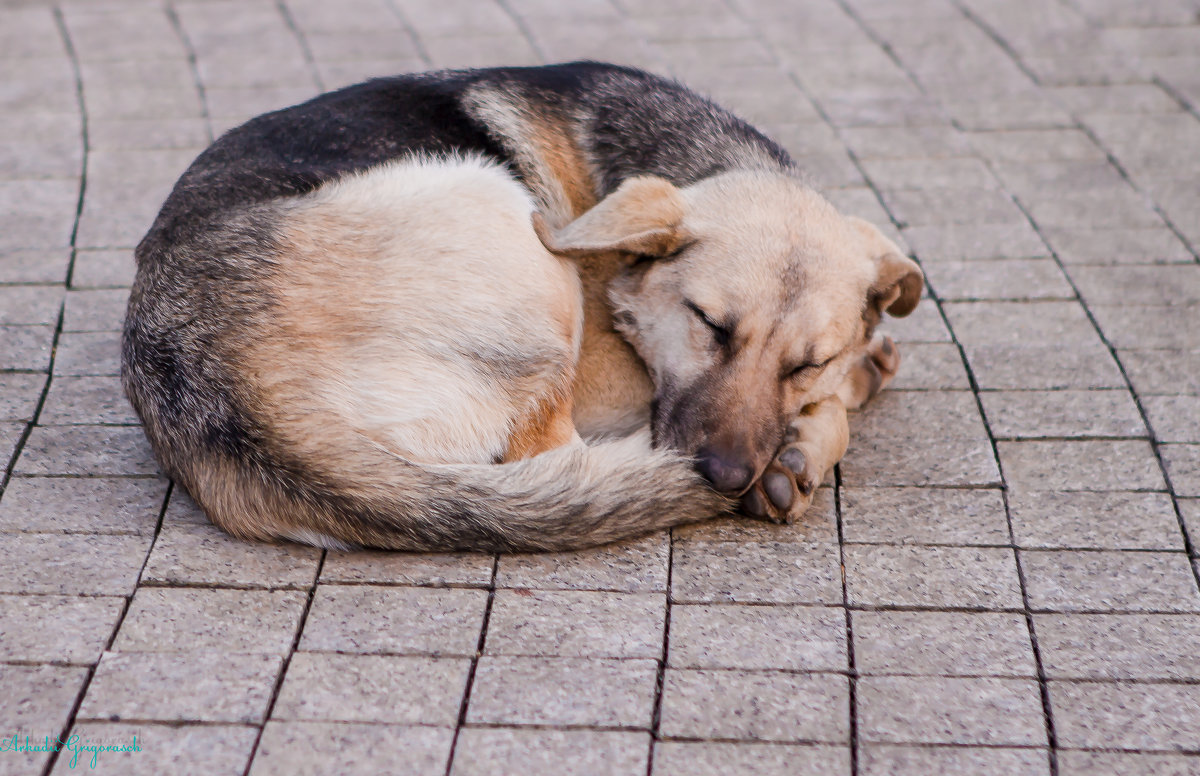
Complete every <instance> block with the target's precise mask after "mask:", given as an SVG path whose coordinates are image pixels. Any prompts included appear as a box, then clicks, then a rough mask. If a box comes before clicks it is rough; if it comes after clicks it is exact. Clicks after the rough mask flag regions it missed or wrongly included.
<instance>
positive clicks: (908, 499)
mask: <svg viewBox="0 0 1200 776" xmlns="http://www.w3.org/2000/svg"><path fill="white" fill-rule="evenodd" d="M842 522H843V531H844V536H845V539H846V541H847V542H865V543H871V544H1008V543H1009V536H1008V521H1007V518H1006V516H1005V512H1004V500H1003V498H1002V497H1001V494H1000V491H998V490H990V489H942V488H867V487H863V488H859V487H855V488H850V487H847V488H844V489H843V490H842Z"/></svg>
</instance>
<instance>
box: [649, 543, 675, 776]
mask: <svg viewBox="0 0 1200 776" xmlns="http://www.w3.org/2000/svg"><path fill="white" fill-rule="evenodd" d="M674 568H675V531H674V530H673V529H667V592H666V595H665V596H664V598H665V600H666V611H665V612H664V619H663V646H662V658H661V660H659V663H658V671H657V672H656V676H655V678H654V711H653V712H652V714H651V716H650V754H649V756H648V758H647V760H646V776H654V747H655V744H656V743H657V742H658V741H659V738H660V734H659V729H660V727H661V725H662V704H663V687H664V686H665V684H666V681H667V658H668V656H669V655H670V648H671V607H672V606H673V604H674V601H672V599H671V575H672V574H673V573H674Z"/></svg>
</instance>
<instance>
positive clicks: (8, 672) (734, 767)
mask: <svg viewBox="0 0 1200 776" xmlns="http://www.w3.org/2000/svg"><path fill="white" fill-rule="evenodd" d="M1198 17H1200V5H1198V4H1197V2H1196V0H1137V1H1136V2H1135V1H1134V0H914V1H913V2H894V1H893V0H804V2H798V1H797V0H733V1H732V2H730V3H728V4H727V3H725V2H723V0H705V1H704V2H686V3H685V2H683V0H660V1H659V2H654V3H643V2H635V0H617V1H613V2H610V0H586V2H582V1H580V2H576V1H574V0H572V2H569V3H567V2H555V0H500V2H498V3H495V4H492V3H483V2H478V1H470V0H428V1H427V2H422V1H421V0H395V2H390V1H389V0H347V1H345V2H342V1H339V2H331V1H330V0H280V2H265V1H263V0H237V1H236V2H233V1H232V0H214V1H211V2H210V1H208V0H204V1H198V2H187V1H185V0H179V1H178V2H166V3H164V2H161V1H155V0H145V1H142V0H128V1H127V0H114V1H113V2H107V1H106V0H95V1H90V2H82V1H81V2H65V3H62V4H58V5H49V4H44V3H36V2H13V1H12V0H0V370H3V371H0V466H6V468H5V469H4V470H3V472H2V473H3V480H0V483H2V485H3V495H2V497H0V593H2V595H0V688H2V689H0V749H4V748H9V747H10V746H11V743H12V738H11V736H14V735H19V736H21V737H22V740H24V739H23V737H24V735H26V734H28V735H29V736H30V737H31V739H30V740H31V741H32V742H39V741H42V740H43V739H44V738H45V737H46V736H50V737H51V738H53V737H55V736H59V735H63V734H66V733H68V732H70V733H73V734H78V735H79V736H80V737H81V740H85V739H86V740H91V741H93V742H97V741H98V742H101V743H106V742H107V743H128V742H129V741H131V740H132V739H131V737H132V736H133V735H134V734H136V735H137V740H138V743H139V746H140V748H141V751H140V752H132V753H127V754H118V753H111V752H110V753H104V754H101V755H99V759H98V765H99V768H98V770H99V771H103V772H107V773H122V774H132V773H146V774H165V773H176V772H178V773H184V772H189V773H204V774H224V773H230V774H240V773H243V772H245V771H247V770H249V772H250V773H253V774H269V773H280V774H299V773H318V772H323V773H351V772H354V773H359V772H361V773H372V774H376V773H420V774H425V773H429V774H443V773H446V772H447V771H449V772H450V773H453V774H457V775H458V776H465V775H466V774H481V773H506V774H526V773H536V772H540V771H550V772H553V773H556V774H589V775H590V774H634V773H636V774H644V773H646V772H647V769H650V770H651V772H652V773H653V774H657V775H659V776H666V774H689V775H691V774H729V773H755V774H805V773H813V774H844V773H851V772H856V773H861V774H928V773H955V774H968V773H995V774H1000V773H1003V774H1046V773H1059V774H1138V773H1164V774H1165V773H1170V774H1180V773H1200V758H1196V757H1194V756H1193V755H1195V754H1196V753H1200V683H1198V681H1200V617H1198V616H1197V613H1200V590H1198V588H1197V569H1196V563H1195V560H1194V559H1193V558H1192V553H1193V550H1194V547H1195V545H1194V542H1195V541H1197V540H1200V534H1198V532H1200V498H1197V497H1200V396H1198V395H1200V267H1198V266H1197V259H1196V251H1197V248H1200V185H1198V184H1197V180H1198V176H1200V120H1198V114H1197V108H1198V107H1200V26H1197V23H1198V21H1200V19H1198ZM578 57H596V58H603V59H611V60H616V61H620V62H626V63H633V64H637V65H642V66H647V67H650V68H653V69H656V70H659V71H663V72H670V73H673V74H676V75H678V76H679V77H681V78H683V79H685V80H686V81H688V82H689V83H691V84H694V85H696V86H697V87H700V88H702V89H704V90H707V91H709V92H710V93H711V94H713V95H715V96H716V97H717V98H719V99H720V100H721V101H723V102H725V103H727V104H728V105H730V106H731V107H733V108H735V109H737V110H738V111H740V112H741V113H743V114H744V115H746V116H747V117H749V118H751V119H753V120H755V121H756V122H758V123H759V124H760V125H761V126H763V127H764V128H765V129H767V130H768V131H769V132H771V133H772V134H774V135H775V136H776V137H778V138H779V139H780V140H782V141H783V142H784V143H785V144H786V145H787V146H788V147H789V148H790V149H791V150H792V151H793V152H794V153H795V154H796V156H797V157H798V158H799V160H800V161H801V162H802V163H803V164H804V165H805V166H806V167H808V168H809V169H810V170H811V171H812V172H813V174H814V175H815V177H816V178H817V179H818V180H819V181H820V183H821V184H822V186H823V187H824V188H825V189H826V191H827V193H828V195H829V196H830V197H831V198H832V199H833V200H834V201H835V202H836V203H837V204H838V205H840V206H841V207H843V208H844V209H846V210H848V211H850V212H853V213H857V214H859V215H863V216H865V217H868V218H870V219H872V220H874V221H875V222H877V223H880V224H886V225H890V228H891V230H892V232H893V233H895V234H897V235H898V236H899V237H900V238H901V239H902V240H903V241H904V242H905V243H906V244H907V245H908V246H910V247H911V249H912V250H913V252H914V253H915V255H916V256H917V257H919V259H920V260H921V262H922V264H923V265H924V267H925V269H926V271H927V273H928V277H929V281H930V287H931V289H932V294H933V296H932V298H931V299H929V300H928V301H927V302H926V303H925V304H923V305H922V306H921V308H920V309H919V310H918V311H917V313H916V314H915V315H913V316H912V317H911V318H909V319H906V320H905V321H903V322H899V323H898V325H896V326H894V327H893V332H894V333H895V334H896V335H897V337H898V339H900V340H901V342H902V343H903V349H904V352H905V354H906V356H907V363H906V364H905V366H904V368H903V371H902V375H901V378H900V379H899V381H898V383H897V385H896V390H893V391H890V392H889V393H887V394H885V396H884V397H883V398H882V399H881V400H879V401H878V402H877V403H876V404H875V406H874V407H872V408H871V409H869V411H868V412H866V413H865V414H864V416H863V417H861V418H858V419H856V424H855V425H856V428H855V436H854V441H853V443H852V450H851V452H850V454H849V456H848V457H847V459H846V461H845V462H844V463H843V464H842V466H841V467H840V471H839V473H838V477H837V480H836V483H835V484H836V487H835V488H828V489H825V490H824V491H823V492H822V494H821V498H820V500H819V506H818V507H817V508H816V509H814V512H813V514H812V515H811V517H810V518H809V519H807V520H806V521H805V522H804V524H803V525H799V526H794V527H791V528H779V527H772V526H765V525H758V524H752V523H745V522H734V521H729V522H725V523H720V524H712V525H707V526H697V527H691V528H687V529H684V530H679V531H676V532H675V533H674V535H672V536H666V535H660V536H652V537H649V538H647V539H645V540H643V541H639V542H635V543H633V544H629V545H627V546H619V547H612V548H606V549H603V550H600V551H594V552H584V553H579V554H573V555H558V556H542V557H516V556H505V557H500V558H494V557H491V556H477V555H462V556H404V555H386V554H367V553H334V552H329V553H322V552H319V551H317V550H313V549H307V548H301V547H294V546H286V547H284V546H279V547H277V546H252V545H249V544H243V543H239V542H235V541H232V540H229V539H227V538H225V537H224V536H223V535H222V534H220V533H219V532H217V531H216V530H214V529H213V528H211V527H210V526H209V525H207V524H206V522H205V521H204V519H203V517H202V516H200V515H199V514H198V513H197V512H196V510H195V508H194V507H193V506H191V505H190V504H189V502H188V500H187V498H186V496H184V495H183V494H182V493H180V492H179V491H178V490H172V488H171V487H170V485H169V484H168V483H167V482H166V481H164V480H163V479H161V478H160V477H159V476H157V474H156V468H155V465H154V464H153V462H152V461H151V459H150V457H149V455H148V452H147V447H146V444H145V442H144V441H143V439H142V436H141V432H140V430H139V429H138V428H137V427H136V426H135V425H134V418H133V417H132V415H131V414H130V411H129V409H128V407H127V406H126V404H125V402H124V401H123V399H122V398H121V396H120V390H119V388H118V383H117V378H116V377H115V375H116V373H117V358H116V357H117V334H116V332H117V330H118V328H119V325H120V321H121V317H122V312H123V308H124V303H125V296H126V288H125V287H126V286H127V285H128V284H129V282H130V278H131V276H132V260H131V258H130V247H131V246H132V245H133V244H134V243H135V242H136V240H137V239H138V238H139V237H140V235H141V234H142V232H143V231H144V230H145V228H146V226H147V225H148V224H149V222H150V219H151V217H152V216H153V214H154V212H155V211H156V209H157V206H158V204H159V203H160V202H161V200H162V198H163V197H164V195H165V193H166V191H167V189H168V187H169V185H170V184H171V182H172V181H173V180H174V178H175V177H176V176H177V175H178V173H179V172H180V171H181V170H182V169H183V168H184V166H185V165H186V164H187V163H188V162H189V161H190V159H191V158H192V157H193V156H194V155H195V154H196V153H197V152H198V150H199V149H200V148H202V147H203V146H204V145H205V144H207V143H208V142H209V141H210V140H211V138H212V137H213V135H214V133H219V132H221V131H223V130H224V129H226V128H228V127H230V126H233V125H235V124H237V123H239V122H241V121H242V120H244V119H246V118H248V117H250V116H251V115H253V114H256V113H258V112H261V111H263V110H265V109H269V108H274V107H279V106H282V105H286V104H290V103H293V102H296V101H299V100H302V99H304V98H307V97H309V96H311V95H313V94H315V93H316V92H317V91H319V90H321V89H328V88H331V87H336V86H339V85H342V84H346V83H351V82H354V81H356V80H359V79H361V78H363V77H365V76H368V75H374V74H387V73H394V72H400V71H407V70H413V69H421V68H426V67H429V66H438V67H440V66H451V65H486V64H500V63H537V62H542V61H554V60H563V59H569V58H578ZM1189 531H1190V532H1191V538H1189ZM1189 753H1190V754H1189ZM88 758H89V754H88V753H87V752H84V753H82V755H81V757H80V760H79V762H78V763H76V767H75V770H83V769H85V768H86V767H87V765H88V763H87V761H88ZM71 765H72V752H70V751H68V750H66V749H64V750H63V751H61V752H59V753H57V754H53V753H39V752H34V753H25V754H22V753H19V752H13V751H0V773H5V774H7V773H21V774H25V773H38V772H39V771H40V772H44V773H55V774H60V773H71V772H75V771H74V770H72V768H71Z"/></svg>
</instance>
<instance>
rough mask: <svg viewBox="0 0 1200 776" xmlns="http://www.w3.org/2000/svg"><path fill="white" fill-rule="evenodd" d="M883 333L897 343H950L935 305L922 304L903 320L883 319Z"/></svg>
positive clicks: (948, 334) (948, 335)
mask: <svg viewBox="0 0 1200 776" xmlns="http://www.w3.org/2000/svg"><path fill="white" fill-rule="evenodd" d="M882 330H883V332H884V333H885V334H890V335H891V336H892V337H894V338H895V339H896V341H897V342H900V343H904V344H908V343H911V342H950V341H952V340H953V337H951V336H950V330H949V329H947V328H946V324H945V322H944V321H943V320H942V314H941V313H940V312H938V308H937V305H932V304H928V303H926V304H923V305H921V306H920V307H918V308H917V309H916V310H914V311H913V312H912V313H911V314H910V315H906V316H905V317H903V318H899V319H894V318H885V319H884V323H883V329H882Z"/></svg>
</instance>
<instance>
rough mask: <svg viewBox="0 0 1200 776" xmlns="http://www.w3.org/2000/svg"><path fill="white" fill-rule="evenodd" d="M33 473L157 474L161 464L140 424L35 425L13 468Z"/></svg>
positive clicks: (16, 470) (25, 472) (91, 474)
mask: <svg viewBox="0 0 1200 776" xmlns="http://www.w3.org/2000/svg"><path fill="white" fill-rule="evenodd" d="M14 471H15V472H16V473H17V474H34V475H45V474H49V475H83V476H102V475H146V476H152V475H157V474H158V473H159V471H158V464H156V463H155V462H154V454H153V453H152V452H151V450H150V444H149V443H148V442H147V441H146V435H145V434H143V433H142V430H141V429H140V428H130V427H120V426H51V427H38V428H34V429H33V431H32V432H31V433H30V435H29V439H28V440H26V442H25V448H24V450H22V452H21V457H20V459H19V460H18V461H17V465H16V468H15V470H14Z"/></svg>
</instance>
